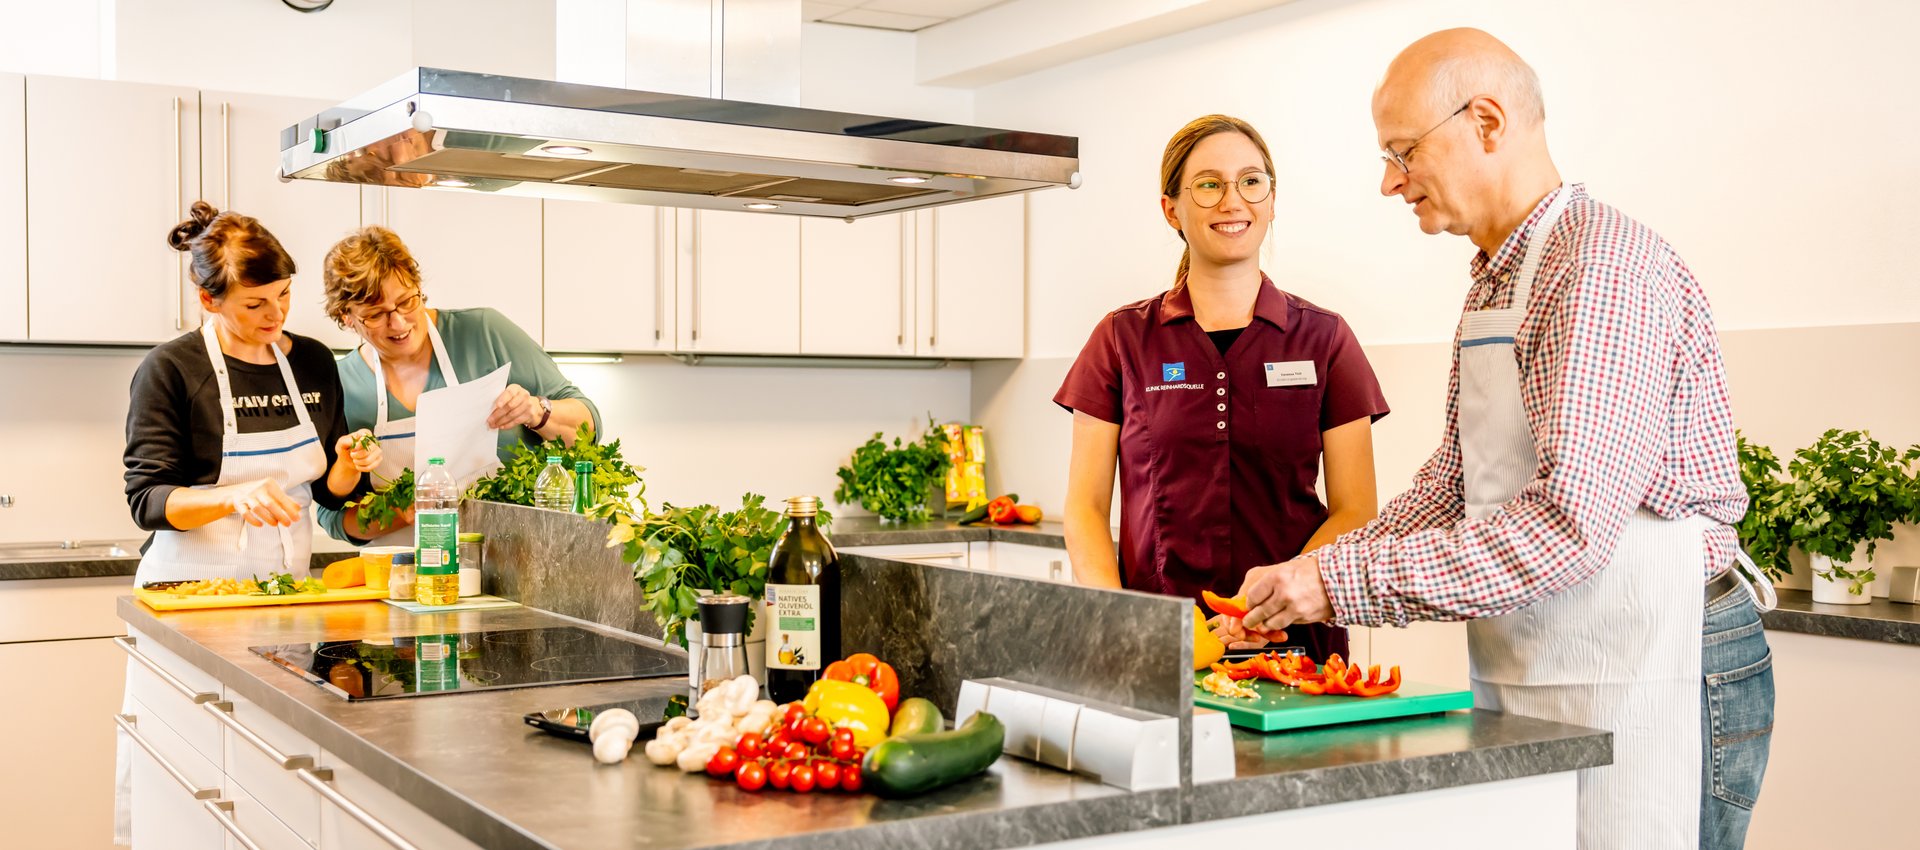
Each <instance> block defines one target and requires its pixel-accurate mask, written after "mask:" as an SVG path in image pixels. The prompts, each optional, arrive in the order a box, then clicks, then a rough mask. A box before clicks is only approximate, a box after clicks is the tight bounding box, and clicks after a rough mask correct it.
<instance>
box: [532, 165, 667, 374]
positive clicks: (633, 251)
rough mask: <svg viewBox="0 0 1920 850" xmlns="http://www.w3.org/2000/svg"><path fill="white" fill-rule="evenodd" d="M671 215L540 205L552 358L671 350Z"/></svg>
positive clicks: (625, 207) (617, 207)
mask: <svg viewBox="0 0 1920 850" xmlns="http://www.w3.org/2000/svg"><path fill="white" fill-rule="evenodd" d="M672 218H673V210H670V209H665V208H661V207H648V206H639V205H635V204H602V203H592V202H587V201H551V200H550V201H547V202H546V250H545V252H544V253H545V255H546V259H545V263H546V324H547V332H546V346H547V349H548V350H550V351H671V350H673V344H674V332H673V323H672V321H671V320H672V318H673V292H672V289H673V276H672V273H671V267H670V266H668V265H667V264H668V263H670V262H671V261H672V259H673V252H672V251H670V250H666V243H665V240H666V238H667V236H668V233H667V231H668V228H667V227H666V226H665V224H666V223H668V221H670V220H671V219H672Z"/></svg>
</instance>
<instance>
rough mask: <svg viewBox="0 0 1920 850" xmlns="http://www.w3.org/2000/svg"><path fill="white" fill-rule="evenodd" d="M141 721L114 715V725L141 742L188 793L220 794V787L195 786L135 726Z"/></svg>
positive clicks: (196, 795) (202, 797)
mask: <svg viewBox="0 0 1920 850" xmlns="http://www.w3.org/2000/svg"><path fill="white" fill-rule="evenodd" d="M139 722H140V718H138V717H135V716H133V715H131V714H116V715H114V716H113V725H115V726H118V727H120V731H122V732H125V733H127V737H129V738H132V739H133V742H134V743H136V744H139V745H140V749H143V750H146V751H147V755H150V756H152V757H153V763H154V764H157V765H160V769H161V770H164V771H166V772H167V775H168V776H171V777H173V781H175V782H178V783H180V787H182V788H185V789H187V793H188V794H192V795H193V798H194V799H195V800H211V799H213V798H215V797H218V796H220V789H218V788H195V787H194V785H193V780H191V779H188V778H187V775H186V774H184V773H181V772H180V768H177V767H174V766H173V762H170V761H167V757H166V756H163V755H161V754H160V750H159V749H157V748H155V747H154V746H153V742H152V741H148V740H147V739H146V737H145V736H143V735H141V734H140V731H139V730H138V729H135V728H133V727H134V724H136V723H139Z"/></svg>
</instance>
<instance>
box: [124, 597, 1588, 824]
mask: <svg viewBox="0 0 1920 850" xmlns="http://www.w3.org/2000/svg"><path fill="white" fill-rule="evenodd" d="M119 606H120V607H119V613H120V615H121V616H122V617H123V618H124V619H126V620H127V621H128V622H129V624H130V625H131V626H132V627H133V628H134V629H136V630H139V631H140V632H143V633H145V634H146V635H148V636H149V637H150V638H151V639H152V640H154V641H156V642H159V643H160V644H162V645H164V646H165V647H167V648H168V649H171V650H173V651H174V652H175V653H177V654H179V655H180V656H182V657H183V658H185V659H187V660H188V661H189V662H191V663H193V664H195V665H196V666H199V667H201V668H202V669H205V670H206V671H208V672H210V673H211V674H212V675H214V676H215V677H216V678H218V679H219V680H220V681H221V682H222V683H223V684H224V685H225V686H226V687H227V688H228V690H229V692H230V693H237V694H239V695H241V696H243V697H245V698H246V699H248V700H250V701H252V702H253V703H255V704H257V705H259V706H261V707H262V708H263V709H264V710H266V711H268V712H270V713H272V714H273V715H274V716H276V717H277V718H279V719H280V720H282V721H283V722H285V723H287V724H288V725H289V726H291V727H293V728H294V729H295V730H297V731H299V732H300V733H302V734H304V735H306V736H307V737H309V738H311V739H312V740H313V741H314V743H315V744H316V745H317V746H318V747H319V748H321V749H322V750H324V751H325V752H326V753H327V754H328V756H327V757H329V758H332V759H337V760H338V761H340V762H344V763H346V764H350V765H352V766H353V767H354V768H356V769H358V770H359V771H361V772H362V773H364V774H366V775H367V776H368V777H370V778H371V779H372V780H374V781H376V782H379V783H381V784H383V785H386V786H388V787H390V788H406V789H409V791H408V796H409V798H410V799H412V800H413V801H414V802H415V805H417V806H419V807H420V808H421V809H422V810H424V811H425V812H427V813H428V814H430V815H432V816H433V817H435V818H437V819H439V820H441V821H442V822H444V823H446V824H448V825H449V826H451V827H452V828H453V829H455V830H457V831H458V832H460V833H462V834H464V835H466V836H467V837H468V838H470V839H472V840H473V841H475V842H476V843H479V844H480V845H482V846H485V847H490V848H567V850H576V848H579V849H580V850H584V849H585V848H603V847H605V848H612V847H619V848H633V847H648V848H737V847H756V848H779V850H787V849H788V848H844V849H845V850H862V848H886V850H895V848H899V847H933V846H938V847H942V848H950V850H969V848H981V849H982V850H984V848H998V847H1012V846H1020V845H1027V844H1034V843H1041V842H1047V841H1061V840H1067V839H1073V838H1081V837H1088V836H1097V835H1106V834H1113V833H1119V832H1127V831H1133V830H1140V829H1148V828H1152V827H1159V826H1170V825H1175V824H1182V823H1194V822H1199V821H1205V820H1211V819H1214V818H1222V817H1233V816H1239V815H1250V814H1257V813H1262V812H1272V811H1280V810H1285V809H1294V808H1303V807H1308V806H1318V805H1327V804H1331V803H1339V802H1346V801H1353V800H1364V799H1370V798H1376V797H1383V796H1389V795H1395V794H1405V793H1412V792H1417V791H1426V790H1432V789H1437V788H1447V787H1454V786H1460V785H1468V784H1474V783H1483V782H1494V781H1499V780H1505V779H1513V778H1519V777H1525V776H1534V775H1540V774H1545V773H1555V772H1561V771H1568V770H1574V769H1578V768H1583V767H1592V766H1597V765H1601V764H1606V763H1608V762H1609V761H1610V758H1611V739H1610V737H1609V736H1608V735H1606V734H1605V733H1602V732H1596V731H1593V730H1589V729H1581V728H1578V727H1572V726H1565V725H1561V724H1557V723H1550V722H1547V721H1541V720H1533V719H1529V718H1524V717H1514V716H1508V715H1502V714H1497V713H1491V712H1482V711H1471V712H1456V713H1452V714H1446V715H1438V716H1431V717H1426V718H1417V719H1409V720H1401V721H1390V722H1377V723H1366V724H1356V725H1350V726H1343V727H1335V728H1328V729H1321V730H1316V731H1309V732H1300V733H1292V734H1286V735H1257V734H1252V733H1247V732H1242V731H1236V732H1235V733H1234V749H1235V762H1236V765H1237V770H1238V778H1236V779H1231V780H1226V781H1221V782H1214V783H1206V784H1199V785H1191V786H1188V787H1185V788H1168V789H1161V790H1154V791H1142V792H1130V791H1125V790H1122V789H1119V788H1114V787H1112V786H1107V785H1103V784H1100V783H1099V782H1096V781H1092V780H1089V779H1086V778H1083V777H1077V776H1073V775H1070V774H1066V773H1062V772H1060V771H1056V770H1053V769H1050V768H1046V767H1041V766H1039V765H1035V764H1033V763H1030V762H1025V761H1020V760H1017V759H1012V758H1003V759H1001V760H1000V762H999V763H998V764H996V765H995V766H994V767H993V768H992V770H991V771H990V772H989V773H988V774H987V775H985V776H984V777H981V778H978V779H973V780H969V781H967V782H963V783H961V784H958V785H955V786H952V787H949V788H946V789H942V790H940V791H937V792H934V793H932V794H928V795H925V796H922V797H919V798H915V799H911V800H895V801H886V800H880V799H877V798H874V797H870V796H847V795H818V794H816V795H809V796H804V797H803V796H799V795H792V794H764V793H763V794H757V795H755V794H747V793H745V792H742V791H739V790H738V789H735V788H733V787H731V786H729V785H726V784H723V783H719V782H714V781H710V780H708V779H706V778H704V777H701V776H689V775H685V774H682V773H680V772H679V771H677V770H673V769H669V768H657V767H654V766H652V765H651V764H649V763H647V761H646V760H645V759H644V758H639V757H634V758H629V759H628V760H627V761H626V762H624V763H622V764H620V765H616V766H599V765H596V764H595V763H594V761H593V760H592V757H591V755H590V753H589V751H588V750H587V748H586V747H583V746H581V745H579V744H577V743H573V742H569V741H563V740H560V739H557V738H553V737H550V736H547V735H544V734H542V733H539V732H536V731H533V730H530V729H528V728H527V727H526V726H525V725H523V723H522V721H521V719H520V718H521V716H522V715H523V714H525V713H527V712H530V711H538V710H546V709H552V708H558V707H562V706H567V705H590V704H595V703H602V702H611V701H617V700H625V699H636V698H641V697H645V696H648V695H658V694H661V693H665V692H669V691H677V690H679V689H680V688H683V687H684V681H683V680H680V679H657V680H650V681H647V680H642V681H629V682H603V683H593V684H582V685H567V686H555V687H544V688H524V689H518V690H502V691H482V692H475V693H469V694H459V695H447V696H435V697H423V698H417V699H400V700H388V701H380V702H368V703H356V704H349V703H348V702H346V701H344V700H341V699H338V698H336V697H334V696H333V695H331V694H329V693H328V692H326V691H324V690H322V689H320V688H318V687H315V686H314V685H312V684H309V683H307V682H306V681H303V680H301V679H299V678H297V677H295V676H293V675H291V674H288V673H286V672H284V671H281V670H279V669H277V668H275V667H273V666H272V665H271V664H270V663H269V662H267V661H265V660H264V659H261V658H259V657H258V656H256V655H254V654H253V653H251V652H249V651H248V650H247V647H248V646H253V645H260V644H277V643H291V642H301V641H312V640H337V639H347V638H354V637H377V636H386V635H396V634H401V635H404V634H420V633H435V632H459V631H484V630H492V629H511V628H528V627H536V626H544V625H563V624H564V625H582V623H581V622H580V621H577V620H572V619H567V618H561V617H558V616H556V615H553V614H549V613H546V612H544V611H540V610H538V609H532V608H519V609H508V610H490V611H468V612H460V613H455V614H437V615H423V616H413V615H409V614H406V613H404V612H401V611H399V610H397V609H395V608H392V607H390V606H387V605H382V604H378V603H338V604H329V605H315V606H301V607H303V608H306V609H307V610H304V611H289V610H287V609H284V608H271V607H261V608H241V609H228V610H211V611H181V612H172V613H164V614H162V613H156V612H153V611H151V610H148V609H147V608H146V607H145V606H144V605H141V604H140V603H138V602H135V601H133V600H132V599H131V598H123V599H121V600H120V602H119ZM583 813H591V816H583Z"/></svg>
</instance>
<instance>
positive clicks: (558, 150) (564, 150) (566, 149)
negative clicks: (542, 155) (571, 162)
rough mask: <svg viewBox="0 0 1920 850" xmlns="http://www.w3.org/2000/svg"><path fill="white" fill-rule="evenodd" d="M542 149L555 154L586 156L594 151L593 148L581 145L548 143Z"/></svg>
mask: <svg viewBox="0 0 1920 850" xmlns="http://www.w3.org/2000/svg"><path fill="white" fill-rule="evenodd" d="M540 149H541V150H543V151H546V152H547V153H550V154H553V155H554V156H585V155H587V154H590V153H593V149H592V148H583V147H581V146H579V145H546V146H544V147H542V148H540Z"/></svg>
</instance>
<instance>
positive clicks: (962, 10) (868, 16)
mask: <svg viewBox="0 0 1920 850" xmlns="http://www.w3.org/2000/svg"><path fill="white" fill-rule="evenodd" d="M1004 2H1006V0H801V3H800V8H801V15H802V17H803V18H805V19H806V20H809V21H819V22H822V23H828V24H846V25H848V26H855V27H872V28H874V29H883V30H900V31H902V32H914V31H917V30H923V29H926V28H927V27H930V26H933V25H935V24H942V23H946V22H947V21H951V20H953V19H954V18H961V17H966V16H967V15H971V14H973V13H975V12H978V11H980V10H981V9H985V8H987V7H989V6H998V5H1000V4H1001V3H1004Z"/></svg>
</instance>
